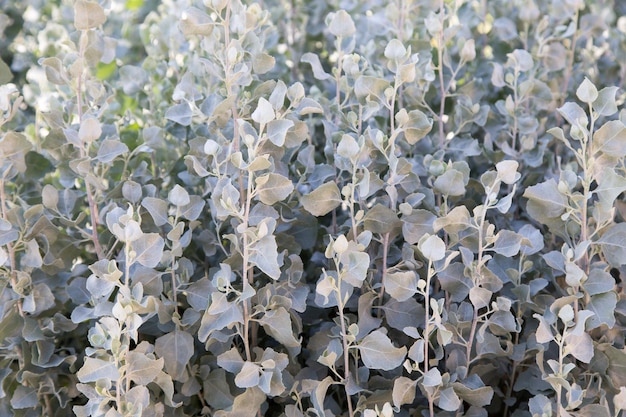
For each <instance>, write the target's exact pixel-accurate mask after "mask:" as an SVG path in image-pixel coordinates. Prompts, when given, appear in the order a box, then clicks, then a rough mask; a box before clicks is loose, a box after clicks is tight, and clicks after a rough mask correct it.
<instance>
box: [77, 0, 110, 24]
mask: <svg viewBox="0 0 626 417" xmlns="http://www.w3.org/2000/svg"><path fill="white" fill-rule="evenodd" d="M105 21H106V16H105V15H104V9H103V8H102V6H100V5H99V4H98V3H96V2H93V1H86V0H78V1H77V2H76V3H75V4H74V27H75V28H76V29H77V30H89V29H94V28H97V27H98V26H100V25H102V24H103V23H104V22H105Z"/></svg>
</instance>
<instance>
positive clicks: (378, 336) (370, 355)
mask: <svg viewBox="0 0 626 417" xmlns="http://www.w3.org/2000/svg"><path fill="white" fill-rule="evenodd" d="M358 347H359V351H360V353H361V358H362V359H363V363H364V364H365V366H367V367H368V368H370V369H382V370H386V371H389V370H392V369H395V368H397V367H398V366H400V365H402V362H404V358H405V357H406V353H407V350H406V347H404V346H402V347H400V348H397V347H395V346H394V345H393V344H392V343H391V339H389V337H387V335H386V334H385V333H383V332H382V331H380V330H374V331H373V332H372V333H370V334H368V335H367V336H365V337H364V338H363V340H362V341H361V342H360V343H359V345H358Z"/></svg>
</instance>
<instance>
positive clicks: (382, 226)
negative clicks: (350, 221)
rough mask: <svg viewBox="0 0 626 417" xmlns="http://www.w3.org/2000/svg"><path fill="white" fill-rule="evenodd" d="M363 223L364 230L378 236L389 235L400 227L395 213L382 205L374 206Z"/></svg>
mask: <svg viewBox="0 0 626 417" xmlns="http://www.w3.org/2000/svg"><path fill="white" fill-rule="evenodd" d="M363 223H364V226H365V230H369V231H370V232H372V233H380V234H384V233H389V232H391V231H393V230H394V229H396V228H399V227H400V225H401V223H400V220H399V219H398V215H397V214H396V212H395V211H394V210H391V209H390V208H389V207H387V206H384V205H382V204H376V205H375V206H374V207H372V208H371V209H369V210H368V211H367V214H366V215H365V217H364V218H363Z"/></svg>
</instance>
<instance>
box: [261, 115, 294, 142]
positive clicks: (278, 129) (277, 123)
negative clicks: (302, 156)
mask: <svg viewBox="0 0 626 417" xmlns="http://www.w3.org/2000/svg"><path fill="white" fill-rule="evenodd" d="M293 126H294V123H293V121H291V120H272V121H270V122H269V123H268V124H267V137H268V138H269V140H270V142H272V143H273V144H274V145H276V146H283V145H284V144H285V137H286V136H287V131H288V130H289V129H291V128H292V127H293Z"/></svg>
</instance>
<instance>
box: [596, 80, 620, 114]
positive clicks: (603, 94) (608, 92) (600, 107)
mask: <svg viewBox="0 0 626 417" xmlns="http://www.w3.org/2000/svg"><path fill="white" fill-rule="evenodd" d="M617 90H619V88H617V87H614V86H611V87H604V88H603V89H602V90H600V92H599V93H598V98H596V99H595V101H594V102H593V109H594V110H595V111H596V113H598V115H600V116H612V115H614V114H615V113H617V104H616V103H615V93H617Z"/></svg>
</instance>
